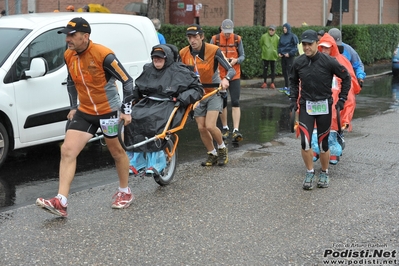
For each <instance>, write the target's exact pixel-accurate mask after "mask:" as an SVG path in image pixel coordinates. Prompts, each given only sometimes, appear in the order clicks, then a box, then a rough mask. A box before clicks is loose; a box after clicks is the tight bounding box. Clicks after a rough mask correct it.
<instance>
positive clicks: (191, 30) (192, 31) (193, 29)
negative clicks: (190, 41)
mask: <svg viewBox="0 0 399 266" xmlns="http://www.w3.org/2000/svg"><path fill="white" fill-rule="evenodd" d="M200 33H204V31H203V30H202V28H201V26H200V25H198V24H191V25H190V26H188V28H187V30H186V35H197V34H200Z"/></svg>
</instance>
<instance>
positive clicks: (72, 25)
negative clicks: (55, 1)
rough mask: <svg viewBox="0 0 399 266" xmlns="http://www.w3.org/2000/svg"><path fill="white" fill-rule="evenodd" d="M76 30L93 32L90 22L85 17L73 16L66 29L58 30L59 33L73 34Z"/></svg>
mask: <svg viewBox="0 0 399 266" xmlns="http://www.w3.org/2000/svg"><path fill="white" fill-rule="evenodd" d="M75 32H85V33H91V28H90V24H89V23H88V22H87V21H86V20H85V19H84V18H73V19H72V20H71V21H69V22H68V24H67V25H66V27H65V28H64V29H62V30H59V31H58V34H61V33H65V34H72V33H75Z"/></svg>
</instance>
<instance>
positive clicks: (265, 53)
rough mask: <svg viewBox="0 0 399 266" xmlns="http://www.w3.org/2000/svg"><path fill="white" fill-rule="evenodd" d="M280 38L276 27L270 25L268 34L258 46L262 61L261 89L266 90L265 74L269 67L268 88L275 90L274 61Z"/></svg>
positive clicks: (264, 35) (276, 56)
mask: <svg viewBox="0 0 399 266" xmlns="http://www.w3.org/2000/svg"><path fill="white" fill-rule="evenodd" d="M279 40H280V37H279V36H278V35H277V34H276V26H274V25H270V26H269V28H268V32H266V33H265V34H263V35H262V37H261V38H260V40H259V45H260V48H261V51H262V54H261V57H262V61H263V84H262V89H266V88H267V72H268V69H269V65H270V78H271V83H270V88H271V89H275V88H276V87H275V85H274V79H275V78H276V61H277V59H278V57H279V56H278V53H277V48H278V43H279Z"/></svg>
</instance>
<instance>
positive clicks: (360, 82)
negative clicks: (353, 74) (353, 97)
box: [357, 78, 363, 88]
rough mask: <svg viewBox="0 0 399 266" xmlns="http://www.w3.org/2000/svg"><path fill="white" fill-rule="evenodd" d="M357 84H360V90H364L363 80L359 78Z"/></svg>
mask: <svg viewBox="0 0 399 266" xmlns="http://www.w3.org/2000/svg"><path fill="white" fill-rule="evenodd" d="M357 82H359V85H360V88H363V79H361V78H358V79H357Z"/></svg>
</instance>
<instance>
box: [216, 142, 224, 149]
mask: <svg viewBox="0 0 399 266" xmlns="http://www.w3.org/2000/svg"><path fill="white" fill-rule="evenodd" d="M224 147H226V145H224V142H222V144H220V145H219V144H218V149H223V148H224Z"/></svg>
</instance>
